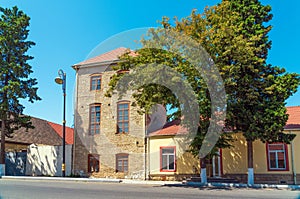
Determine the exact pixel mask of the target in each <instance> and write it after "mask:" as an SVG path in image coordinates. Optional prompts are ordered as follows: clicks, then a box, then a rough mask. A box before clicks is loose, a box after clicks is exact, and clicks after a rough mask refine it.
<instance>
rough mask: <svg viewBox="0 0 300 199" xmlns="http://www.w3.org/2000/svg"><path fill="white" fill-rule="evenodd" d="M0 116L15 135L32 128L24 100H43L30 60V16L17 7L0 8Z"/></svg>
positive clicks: (6, 130) (10, 134) (7, 131)
mask: <svg viewBox="0 0 300 199" xmlns="http://www.w3.org/2000/svg"><path fill="white" fill-rule="evenodd" d="M0 12H1V16H0V17H1V18H0V67H1V69H0V119H1V121H3V122H4V123H5V135H6V136H9V137H11V136H12V134H13V132H14V131H15V130H17V129H19V128H20V127H25V128H32V125H31V122H30V117H28V116H24V115H22V112H23V110H24V106H23V105H22V104H20V101H19V100H20V99H28V101H29V102H32V103H33V102H34V101H35V100H40V97H39V96H38V95H37V89H38V88H37V87H36V85H37V81H36V79H34V78H30V77H29V75H30V74H31V73H32V69H31V66H30V65H29V64H28V61H29V60H31V59H33V57H32V56H30V55H27V54H26V53H27V51H28V50H29V49H30V48H31V47H32V46H33V45H35V44H34V42H32V41H27V37H28V34H29V30H28V26H29V20H30V18H29V17H28V16H27V15H26V14H25V13H24V12H22V11H20V10H18V8H17V7H13V8H12V9H8V8H0Z"/></svg>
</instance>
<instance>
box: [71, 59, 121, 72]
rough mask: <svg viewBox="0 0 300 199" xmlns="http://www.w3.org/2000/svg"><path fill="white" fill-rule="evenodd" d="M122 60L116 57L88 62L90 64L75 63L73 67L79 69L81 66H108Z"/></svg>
mask: <svg viewBox="0 0 300 199" xmlns="http://www.w3.org/2000/svg"><path fill="white" fill-rule="evenodd" d="M118 62H120V60H119V59H115V60H109V61H102V62H92V63H88V64H80V63H79V64H74V65H73V66H72V68H73V69H75V70H77V69H80V68H88V67H95V66H107V65H110V64H116V63H118Z"/></svg>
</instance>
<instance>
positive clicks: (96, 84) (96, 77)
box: [90, 74, 102, 91]
mask: <svg viewBox="0 0 300 199" xmlns="http://www.w3.org/2000/svg"><path fill="white" fill-rule="evenodd" d="M101 80H102V76H101V74H93V75H92V76H91V80H90V90H91V91H94V90H100V89H101Z"/></svg>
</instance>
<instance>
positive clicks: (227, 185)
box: [184, 182, 300, 190]
mask: <svg viewBox="0 0 300 199" xmlns="http://www.w3.org/2000/svg"><path fill="white" fill-rule="evenodd" d="M184 184H185V185H186V186H194V187H195V186H196V187H215V188H254V189H267V188H272V189H293V190H300V185H278V184H254V185H248V184H238V183H206V184H204V183H200V182H186V183H184Z"/></svg>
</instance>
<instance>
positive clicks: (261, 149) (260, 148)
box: [222, 131, 300, 174]
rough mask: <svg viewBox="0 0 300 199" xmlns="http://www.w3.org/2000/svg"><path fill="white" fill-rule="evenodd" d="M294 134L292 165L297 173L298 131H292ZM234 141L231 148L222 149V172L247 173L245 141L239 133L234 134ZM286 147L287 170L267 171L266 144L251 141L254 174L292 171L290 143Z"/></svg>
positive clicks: (298, 160) (299, 168)
mask: <svg viewBox="0 0 300 199" xmlns="http://www.w3.org/2000/svg"><path fill="white" fill-rule="evenodd" d="M286 133H288V132H286ZM292 133H294V134H296V135H297V136H296V138H295V139H294V140H293V143H294V160H295V161H294V162H295V163H294V165H295V168H296V171H297V173H300V157H299V151H300V136H299V135H300V131H292ZM234 136H235V138H236V141H235V142H234V143H233V146H234V147H233V148H231V149H223V150H222V152H223V153H222V156H223V157H222V161H223V173H224V174H238V173H247V142H246V140H245V138H244V137H243V136H242V134H241V133H239V134H235V135H234ZM287 148H288V164H289V171H268V167H267V152H266V144H265V143H262V142H261V141H255V142H254V143H253V163H254V164H253V166H254V172H255V173H256V174H266V173H267V174H291V173H292V153H291V145H290V144H289V145H287Z"/></svg>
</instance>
